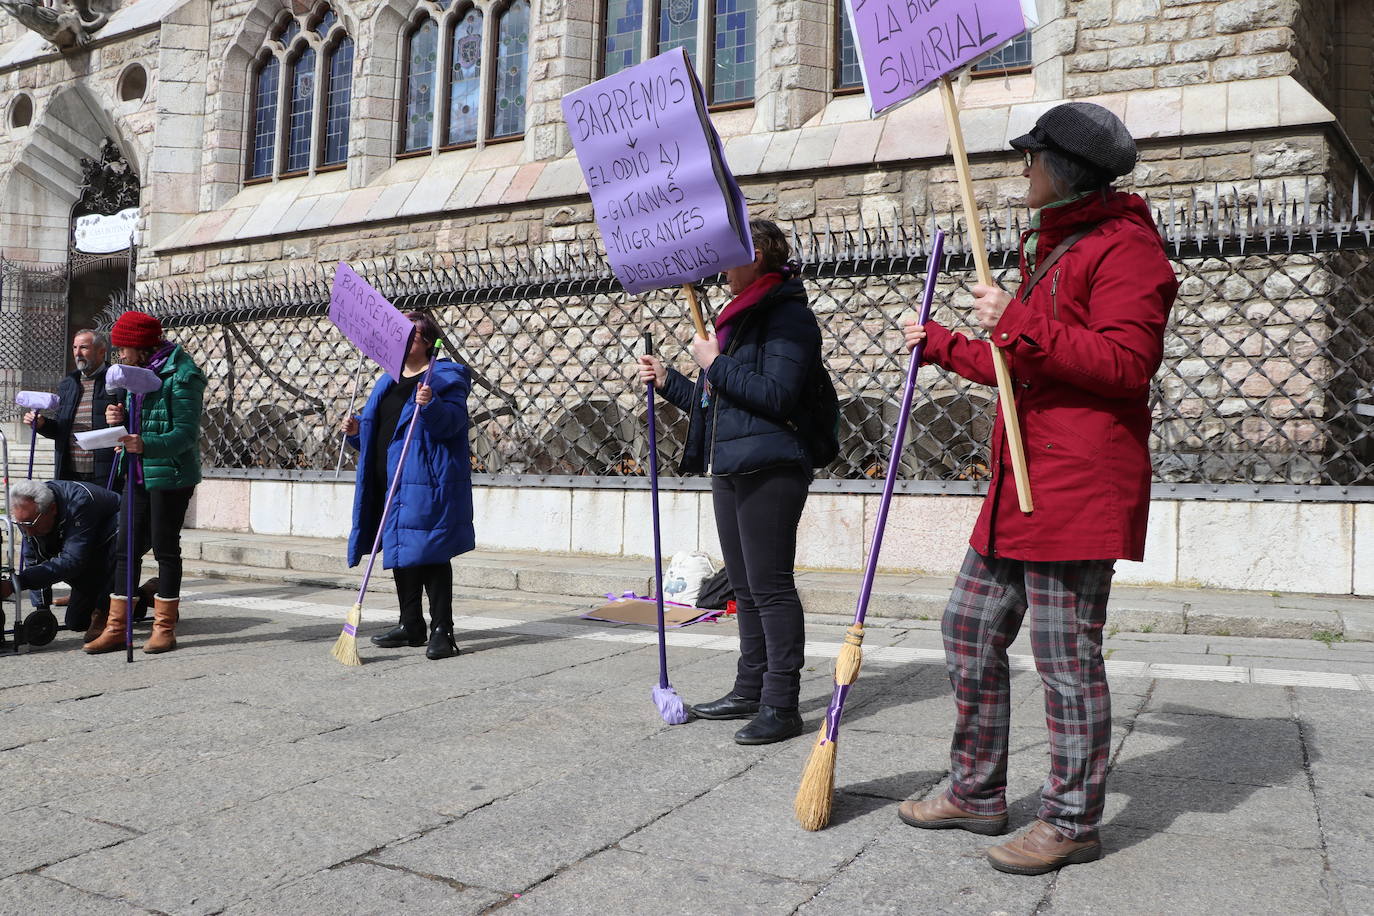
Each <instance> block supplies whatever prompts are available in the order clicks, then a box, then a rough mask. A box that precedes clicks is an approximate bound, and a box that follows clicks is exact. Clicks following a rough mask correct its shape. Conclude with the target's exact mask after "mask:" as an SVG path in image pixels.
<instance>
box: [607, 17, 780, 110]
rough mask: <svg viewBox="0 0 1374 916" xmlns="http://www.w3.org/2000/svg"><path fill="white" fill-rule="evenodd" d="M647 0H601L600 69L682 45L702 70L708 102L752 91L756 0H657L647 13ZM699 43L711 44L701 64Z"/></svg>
mask: <svg viewBox="0 0 1374 916" xmlns="http://www.w3.org/2000/svg"><path fill="white" fill-rule="evenodd" d="M645 3H646V0H605V6H604V8H603V9H604V15H603V17H602V20H601V24H602V28H603V29H604V32H603V37H604V44H603V46H602V53H601V75H602V76H609V75H610V74H612V73H617V72H619V71H621V70H623V69H625V68H626V67H629V66H632V65H634V64H637V63H639V62H640V61H641V60H644V59H645V56H646V55H648V56H652V55H655V54H662V53H663V52H664V51H671V50H672V49H673V48H686V49H687V56H688V57H690V58H691V59H692V62H693V64H695V65H696V68H697V72H698V73H700V74H701V78H702V83H703V84H704V85H703V88H704V89H705V90H706V99H707V101H708V102H710V103H711V104H712V105H727V104H733V103H743V102H748V101H749V100H751V99H753V97H754V64H755V61H756V60H757V59H758V51H757V42H756V39H755V33H756V28H755V13H756V11H757V9H758V0H658V2H657V3H656V4H653V5H651V6H650V7H649V8H648V10H647V12H648V15H646V7H645ZM699 48H709V49H710V54H711V59H710V66H709V67H703V65H702V62H701V60H700V54H698V49H699Z"/></svg>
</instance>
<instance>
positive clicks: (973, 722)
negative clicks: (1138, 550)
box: [941, 549, 1116, 839]
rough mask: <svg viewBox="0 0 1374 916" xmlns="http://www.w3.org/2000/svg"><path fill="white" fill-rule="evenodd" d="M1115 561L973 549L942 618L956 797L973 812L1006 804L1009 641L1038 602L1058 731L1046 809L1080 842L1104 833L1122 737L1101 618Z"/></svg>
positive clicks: (1036, 618) (1043, 813)
mask: <svg viewBox="0 0 1374 916" xmlns="http://www.w3.org/2000/svg"><path fill="white" fill-rule="evenodd" d="M1115 563H1116V561H1115V560H1076V561H1066V562H1035V561H1029V560H1024V561H1023V560H1008V559H1003V558H998V557H984V556H982V555H980V554H979V553H978V552H977V551H975V550H972V549H970V550H969V551H968V553H967V554H966V555H965V557H964V565H963V568H962V569H961V570H960V571H959V578H958V580H957V581H956V582H955V584H954V592H953V593H952V594H951V595H950V598H949V605H948V606H947V607H946V608H945V616H944V621H943V623H942V625H941V631H942V632H943V634H944V640H945V664H946V666H947V667H948V669H949V680H950V683H951V684H952V685H953V687H954V705H955V709H956V714H957V718H956V722H955V726H954V740H953V742H952V743H951V746H950V772H951V780H950V789H949V794H950V797H951V799H952V800H953V801H955V802H956V803H957V804H958V805H959V806H960V807H962V808H964V809H965V810H967V811H971V812H973V813H975V814H1001V813H1003V812H1004V811H1006V809H1007V801H1006V789H1007V743H1008V732H1009V730H1010V727H1011V672H1010V670H1009V669H1008V667H1007V647H1008V646H1010V645H1011V644H1012V642H1013V641H1014V640H1015V639H1016V634H1017V631H1018V630H1020V629H1021V621H1022V618H1024V616H1025V614H1026V611H1027V610H1029V611H1030V614H1031V625H1030V637H1031V651H1032V653H1033V654H1034V656H1035V667H1036V670H1037V671H1039V673H1040V679H1041V681H1042V682H1043V683H1044V685H1045V723H1046V725H1048V727H1049V733H1050V775H1049V778H1047V779H1046V780H1045V784H1044V787H1043V788H1042V789H1041V793H1040V810H1039V813H1038V815H1037V816H1038V817H1039V818H1040V819H1041V820H1043V821H1046V822H1048V823H1050V824H1053V825H1054V826H1055V827H1057V828H1059V830H1060V831H1061V832H1062V833H1064V834H1065V835H1066V836H1068V837H1071V838H1074V839H1077V838H1080V837H1083V836H1087V835H1090V834H1092V833H1093V832H1094V831H1095V830H1096V829H1097V825H1098V822H1099V821H1101V819H1102V806H1103V803H1104V801H1105V797H1106V779H1107V755H1108V750H1109V748H1110V744H1111V733H1112V706H1111V696H1110V694H1109V693H1108V690H1107V673H1106V668H1105V667H1104V665H1103V662H1102V625H1103V623H1104V622H1105V620H1106V616H1107V595H1108V594H1109V593H1110V591H1111V582H1112V571H1113V568H1114V566H1115Z"/></svg>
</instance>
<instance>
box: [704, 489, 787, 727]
mask: <svg viewBox="0 0 1374 916" xmlns="http://www.w3.org/2000/svg"><path fill="white" fill-rule="evenodd" d="M810 483H811V475H810V474H809V473H807V472H806V471H805V470H803V469H802V468H800V467H795V466H791V467H780V468H770V469H767V470H764V471H759V472H756V473H753V474H737V475H732V476H729V477H713V478H712V479H711V495H712V496H713V497H714V503H715V511H716V532H717V534H718V536H719V538H720V549H721V553H723V554H724V556H725V575H726V577H727V578H729V580H730V587H731V588H732V589H734V591H735V609H736V616H737V618H738V621H739V649H740V655H739V666H738V669H737V672H736V674H735V688H734V690H735V693H737V694H739V695H740V696H743V697H748V698H750V699H753V698H754V697H758V699H759V702H761V703H763V704H765V705H767V706H782V707H794V706H796V705H797V697H798V694H799V693H800V691H801V667H802V661H803V651H802V650H803V646H804V644H805V642H806V631H805V623H804V621H803V619H802V605H801V598H800V597H798V595H797V584H796V581H795V579H794V576H793V572H794V570H793V567H794V565H795V562H796V557H797V524H798V523H799V522H800V521H801V514H802V509H803V508H804V507H805V506H806V490H807V487H808V486H809V485H810Z"/></svg>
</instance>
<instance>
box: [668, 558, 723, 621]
mask: <svg viewBox="0 0 1374 916" xmlns="http://www.w3.org/2000/svg"><path fill="white" fill-rule="evenodd" d="M715 571H716V570H715V567H714V566H713V565H712V564H711V558H710V557H708V556H706V554H704V553H701V552H700V551H690V552H689V551H685V550H684V551H680V552H678V553H675V554H673V558H672V559H671V560H669V561H668V570H667V572H665V573H664V574H663V600H664V601H676V602H677V603H678V604H689V605H691V606H692V607H696V603H697V595H698V594H699V593H700V592H701V583H703V582H705V581H706V579H707V578H708V577H709V576H710V575H711V573H713V572H715Z"/></svg>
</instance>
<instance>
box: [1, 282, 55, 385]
mask: <svg viewBox="0 0 1374 916" xmlns="http://www.w3.org/2000/svg"><path fill="white" fill-rule="evenodd" d="M66 337H67V274H66V271H65V270H64V269H63V268H61V267H42V266H38V265H29V264H21V263H18V262H15V261H7V260H4V259H3V258H0V404H5V405H9V406H10V407H13V405H14V397H15V395H16V394H17V393H19V392H20V391H56V390H57V385H58V383H59V382H61V381H62V376H63V374H64V373H65V371H66V346H67V341H66ZM14 409H16V410H18V409H19V408H14Z"/></svg>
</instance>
